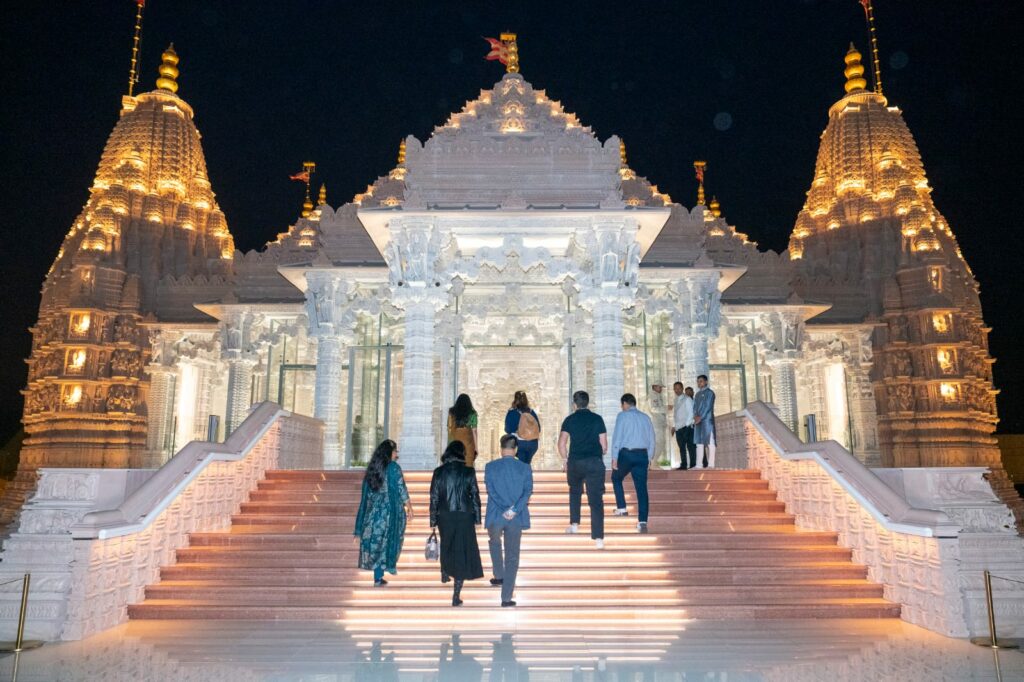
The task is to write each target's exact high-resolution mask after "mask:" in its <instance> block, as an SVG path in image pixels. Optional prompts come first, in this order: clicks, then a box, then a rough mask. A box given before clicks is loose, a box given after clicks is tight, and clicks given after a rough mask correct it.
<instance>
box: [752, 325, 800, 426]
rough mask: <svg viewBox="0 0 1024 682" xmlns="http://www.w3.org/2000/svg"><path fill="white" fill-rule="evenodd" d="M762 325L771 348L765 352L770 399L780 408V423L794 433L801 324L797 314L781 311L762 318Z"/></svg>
mask: <svg viewBox="0 0 1024 682" xmlns="http://www.w3.org/2000/svg"><path fill="white" fill-rule="evenodd" d="M762 324H763V325H765V327H766V329H765V330H764V331H765V333H766V335H767V336H768V338H770V339H771V341H772V345H773V347H774V348H773V351H772V352H769V353H768V366H769V367H770V368H771V370H772V398H773V400H774V402H775V406H776V407H778V408H779V417H780V418H781V419H782V421H784V422H786V425H787V426H789V428H790V429H791V430H792V431H793V432H794V433H799V424H798V423H797V422H798V419H799V408H798V407H797V388H796V364H797V362H798V361H799V360H800V359H801V356H802V353H801V352H800V347H801V344H802V337H803V322H802V321H801V319H800V315H799V314H797V313H791V312H784V313H772V314H771V315H765V316H764V317H763V319H762Z"/></svg>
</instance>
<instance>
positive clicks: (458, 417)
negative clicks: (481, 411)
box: [448, 393, 476, 426]
mask: <svg viewBox="0 0 1024 682" xmlns="http://www.w3.org/2000/svg"><path fill="white" fill-rule="evenodd" d="M475 412H476V410H474V409H473V401H472V400H470V399H469V396H468V395H466V394H465V393H460V394H459V397H458V398H456V399H455V404H454V405H452V406H451V407H450V408H448V414H450V415H451V416H452V419H454V420H455V425H456V426H468V425H469V418H470V417H471V416H472V415H473V414H474V413H475Z"/></svg>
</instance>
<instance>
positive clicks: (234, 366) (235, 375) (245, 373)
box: [224, 358, 255, 438]
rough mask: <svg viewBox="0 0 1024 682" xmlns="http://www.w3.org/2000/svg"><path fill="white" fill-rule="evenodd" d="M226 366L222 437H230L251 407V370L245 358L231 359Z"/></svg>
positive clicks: (251, 364) (250, 363)
mask: <svg viewBox="0 0 1024 682" xmlns="http://www.w3.org/2000/svg"><path fill="white" fill-rule="evenodd" d="M227 364H228V400H227V406H226V407H225V409H224V412H225V415H224V419H225V424H224V436H225V438H226V437H227V436H230V435H231V433H232V432H233V431H234V430H235V429H237V428H238V425H239V424H241V423H242V422H243V421H245V418H246V416H247V415H248V414H249V407H250V406H251V405H252V391H251V389H252V368H253V365H254V364H255V363H254V362H253V361H252V360H249V359H247V358H231V359H229V360H228V361H227Z"/></svg>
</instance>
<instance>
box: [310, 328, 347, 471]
mask: <svg viewBox="0 0 1024 682" xmlns="http://www.w3.org/2000/svg"><path fill="white" fill-rule="evenodd" d="M341 368H342V359H341V338H340V337H339V336H337V335H335V334H333V333H318V334H317V346H316V388H315V389H314V399H313V416H314V417H316V418H317V419H319V420H320V421H322V422H323V423H324V468H327V469H337V468H339V467H340V466H341V424H340V422H341Z"/></svg>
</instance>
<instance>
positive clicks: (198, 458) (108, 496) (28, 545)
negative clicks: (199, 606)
mask: <svg viewBox="0 0 1024 682" xmlns="http://www.w3.org/2000/svg"><path fill="white" fill-rule="evenodd" d="M282 462H284V463H286V464H287V465H288V466H295V465H296V464H301V465H306V466H311V467H322V466H323V464H322V462H323V424H322V423H321V422H320V421H319V420H316V419H311V418H309V417H303V416H299V415H295V414H292V413H290V412H287V411H285V410H283V409H281V408H280V406H278V405H277V404H274V403H261V404H259V405H257V406H256V407H254V408H253V411H252V413H251V414H250V415H249V417H248V418H247V419H246V420H245V421H244V422H242V424H240V425H239V427H238V428H237V429H236V430H235V431H234V432H233V433H232V434H231V436H230V437H229V438H228V439H227V442H225V443H208V442H192V443H189V444H188V445H186V446H185V447H184V448H182V449H181V451H180V452H178V454H176V455H175V456H174V457H172V458H171V459H170V461H168V462H167V463H166V464H164V465H163V466H162V467H161V468H160V469H159V470H157V471H155V472H149V471H147V472H141V471H140V472H125V471H123V470H121V471H117V470H109V469H42V470H40V474H41V475H40V479H39V485H38V489H37V491H36V494H35V495H34V496H33V497H32V499H30V500H29V501H28V502H26V504H25V506H24V507H23V508H22V511H21V516H20V523H19V526H18V528H17V529H16V530H15V532H14V533H13V534H12V535H11V537H10V538H8V539H7V540H6V541H5V542H4V545H3V551H2V561H0V578H8V577H12V578H13V577H20V575H21V574H22V573H32V596H31V599H30V602H29V613H28V624H27V634H28V635H29V636H31V637H34V638H37V639H47V640H54V639H65V640H75V639H81V638H83V637H88V636H90V635H92V634H95V633H97V632H100V631H102V630H105V629H107V628H110V627H113V626H115V625H117V624H119V623H123V622H124V621H125V620H126V619H127V617H128V614H127V611H128V605H129V604H133V603H137V602H139V601H140V600H141V599H142V598H143V595H144V591H145V588H146V586H147V585H150V584H152V583H153V582H155V581H156V580H157V578H158V576H159V574H160V569H161V568H162V567H164V566H168V565H171V564H173V563H174V562H175V559H176V552H177V550H178V549H180V548H182V547H184V546H186V545H187V544H188V538H189V534H191V533H196V532H209V531H219V530H224V529H226V528H228V527H230V525H231V517H232V515H233V514H236V513H238V510H239V508H240V505H241V504H242V502H245V501H246V500H247V499H248V497H249V493H250V492H251V491H252V490H253V489H255V488H256V484H257V482H258V481H260V480H262V479H263V478H264V475H265V472H266V471H267V470H268V469H275V468H278V467H279V464H280V463H282ZM142 478H145V480H144V481H142V482H141V485H137V484H138V483H139V480H140V479H142ZM16 587H17V585H10V586H8V587H6V588H5V587H3V586H0V630H7V631H9V633H10V632H11V631H13V629H14V627H15V626H16V622H17V612H18V605H19V598H20V594H18V593H17V591H16V590H15V589H14V588H16ZM18 589H20V588H18ZM0 634H2V633H0ZM10 636H11V635H10V634H7V637H8V638H10Z"/></svg>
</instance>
